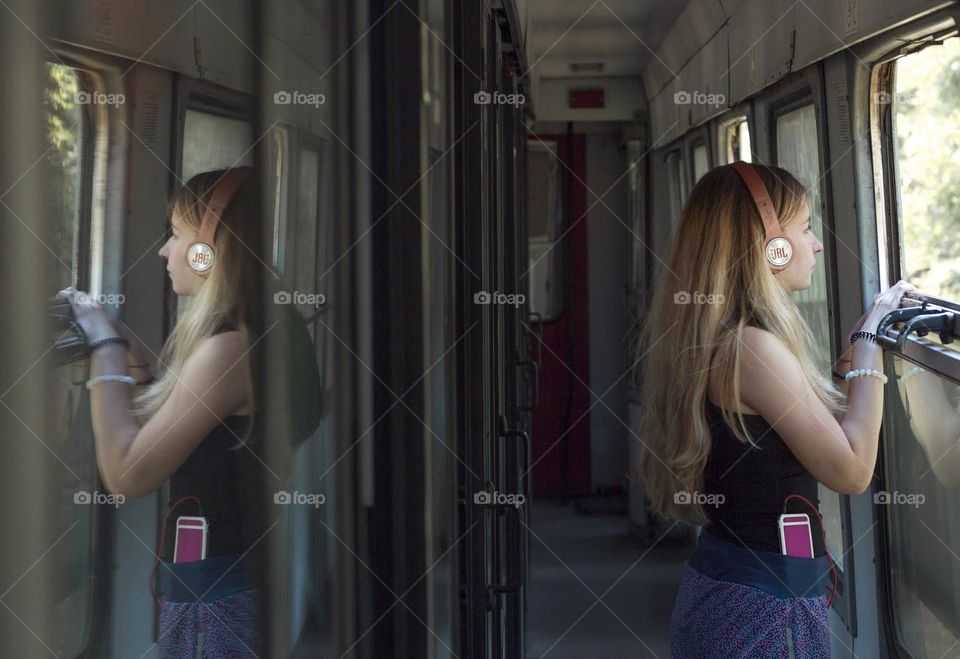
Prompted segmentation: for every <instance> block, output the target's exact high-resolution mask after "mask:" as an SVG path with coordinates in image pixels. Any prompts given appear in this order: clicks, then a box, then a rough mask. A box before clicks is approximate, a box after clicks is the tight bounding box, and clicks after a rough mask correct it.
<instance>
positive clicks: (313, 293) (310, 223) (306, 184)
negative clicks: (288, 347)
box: [293, 149, 323, 334]
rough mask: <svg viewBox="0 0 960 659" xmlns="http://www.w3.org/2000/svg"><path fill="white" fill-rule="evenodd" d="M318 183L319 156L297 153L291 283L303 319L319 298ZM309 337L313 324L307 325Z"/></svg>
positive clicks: (312, 311) (316, 306)
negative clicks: (297, 176)
mask: <svg viewBox="0 0 960 659" xmlns="http://www.w3.org/2000/svg"><path fill="white" fill-rule="evenodd" d="M319 181H320V154H319V152H317V151H315V150H313V149H301V150H300V180H299V183H298V185H297V220H296V228H295V231H294V240H295V243H294V245H295V247H294V253H295V262H294V264H293V269H294V277H293V280H294V281H293V283H294V288H295V289H296V291H295V292H296V293H297V294H298V298H297V299H296V300H294V302H295V303H296V304H298V305H299V307H300V311H301V313H303V315H304V318H309V317H310V316H312V315H313V314H315V313H316V312H317V310H318V309H319V305H320V304H321V303H322V302H323V298H320V297H319V296H318V293H319V291H317V290H316V289H317V281H316V280H317V198H318V195H319V189H318V184H319ZM309 328H310V332H311V334H312V333H313V331H314V328H313V323H311V324H310V325H309Z"/></svg>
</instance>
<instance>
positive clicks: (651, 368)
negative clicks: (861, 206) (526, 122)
mask: <svg viewBox="0 0 960 659" xmlns="http://www.w3.org/2000/svg"><path fill="white" fill-rule="evenodd" d="M754 167H755V168H756V170H757V173H758V174H759V176H760V178H761V180H762V181H763V183H764V185H765V186H766V187H767V190H768V191H769V193H770V197H771V200H772V201H773V204H774V207H775V208H776V211H777V216H778V217H779V218H780V221H781V224H782V225H784V226H785V225H788V224H789V223H791V222H792V221H795V220H796V219H797V218H798V215H799V211H800V210H801V208H802V205H803V202H804V201H805V200H806V199H807V191H806V189H805V188H804V187H803V185H802V184H801V183H800V182H799V181H797V179H796V178H794V177H793V176H792V175H791V174H790V173H789V172H788V171H786V170H785V169H782V168H779V167H770V166H763V165H754ZM763 243H764V230H763V223H762V220H761V219H760V215H759V213H758V211H757V209H756V206H755V205H754V203H753V200H752V198H751V197H750V194H749V192H748V190H747V188H746V186H745V185H744V184H743V181H742V180H741V179H740V177H739V175H738V174H737V172H736V171H735V170H734V169H733V168H732V167H730V166H721V167H716V168H714V169H712V170H710V171H709V172H707V173H706V174H704V176H703V177H702V178H701V179H700V181H699V182H698V183H697V184H696V186H694V188H693V191H692V192H691V193H690V198H689V199H688V200H687V202H686V204H685V205H684V207H683V210H682V212H681V214H680V223H679V226H678V227H677V229H676V233H675V235H674V238H673V244H672V246H671V248H670V255H669V259H668V263H667V266H668V267H667V268H664V269H663V270H662V271H661V272H660V274H659V276H658V280H657V282H656V285H655V287H654V295H653V301H652V305H651V310H650V314H649V316H648V317H647V319H646V321H645V323H644V325H643V326H642V328H641V329H640V332H639V333H638V335H637V339H636V342H635V345H634V351H635V354H634V364H635V371H634V377H635V381H637V382H638V383H639V384H640V385H641V387H642V388H641V396H642V398H641V400H642V409H641V412H640V429H639V430H640V432H639V437H640V439H641V440H642V441H641V442H640V443H639V444H640V445H639V447H638V450H637V451H634V456H635V458H636V460H637V462H636V464H635V465H634V467H635V469H634V472H635V473H638V474H639V476H640V478H641V479H642V486H643V488H644V490H645V492H646V494H647V496H648V498H649V500H650V507H651V510H652V511H653V512H655V513H657V514H659V515H662V516H666V517H670V518H673V519H677V520H684V521H688V522H692V523H694V524H702V523H704V522H705V521H706V517H705V515H704V513H703V510H702V509H701V507H700V506H699V505H691V504H690V503H685V504H682V505H680V504H677V503H675V501H674V495H675V494H677V493H679V492H689V493H693V492H699V491H702V488H703V474H704V469H705V467H706V463H707V457H708V456H709V454H710V447H711V441H712V440H711V436H710V432H709V428H708V425H707V419H706V409H705V405H706V400H707V386H708V383H709V376H710V371H711V364H712V363H713V361H712V360H713V357H714V355H715V354H716V362H715V366H713V367H714V368H718V369H720V372H719V377H718V380H719V382H720V388H719V391H718V392H717V393H718V396H719V398H720V400H719V401H718V403H719V405H720V406H721V408H723V420H724V421H725V422H726V424H727V425H728V426H729V427H730V428H731V429H733V431H734V434H735V436H736V437H737V439H739V440H740V441H742V442H749V443H750V444H751V445H753V446H756V443H755V442H754V439H753V437H751V436H750V433H749V431H748V429H747V427H746V424H745V423H744V419H743V415H742V414H740V413H739V412H735V411H731V410H736V409H737V408H739V403H737V402H736V401H740V400H741V398H740V386H739V382H740V356H741V339H742V335H743V330H744V327H746V326H747V325H752V326H755V327H759V328H762V329H764V330H767V331H768V332H771V333H772V334H774V335H775V336H777V337H778V338H779V339H780V340H782V341H783V342H784V343H785V344H786V346H787V347H788V348H789V349H790V351H791V352H793V354H794V355H796V357H797V359H798V360H799V362H800V366H801V368H802V369H803V374H804V376H805V377H806V379H807V381H808V382H809V383H810V385H811V387H812V388H813V390H814V392H816V394H817V397H818V398H819V399H820V400H821V401H823V404H824V405H825V406H826V407H827V409H829V410H830V411H831V413H834V414H836V413H840V412H843V411H845V404H844V395H843V393H842V392H841V391H840V390H839V389H837V387H836V386H835V385H834V384H833V382H832V380H831V379H830V378H829V377H828V376H827V375H826V374H823V373H820V372H819V371H818V366H817V361H816V358H815V355H816V344H815V340H814V337H813V334H812V333H811V331H810V328H809V327H808V326H807V324H806V322H805V321H804V319H803V317H802V316H801V315H800V310H799V308H798V306H797V304H796V302H795V300H794V298H793V297H792V295H791V293H790V292H789V291H788V290H787V289H786V288H784V286H783V285H782V284H781V283H780V282H779V280H778V277H777V276H776V275H774V274H773V273H772V271H771V270H770V268H769V266H767V263H766V259H765V256H764V253H763ZM683 293H686V294H687V295H694V294H708V295H710V294H712V295H714V296H715V297H714V301H715V303H707V304H697V303H687V304H682V303H679V304H678V303H677V302H678V301H682V300H679V299H677V298H675V295H682V294H683ZM721 296H722V297H721ZM707 301H708V302H709V301H710V300H709V298H708V299H707Z"/></svg>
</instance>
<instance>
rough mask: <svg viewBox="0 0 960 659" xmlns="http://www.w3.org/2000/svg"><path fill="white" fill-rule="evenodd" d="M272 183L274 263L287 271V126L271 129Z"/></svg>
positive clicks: (268, 196)
mask: <svg viewBox="0 0 960 659" xmlns="http://www.w3.org/2000/svg"><path fill="white" fill-rule="evenodd" d="M269 139H270V173H271V183H270V189H269V190H266V193H267V204H268V206H267V208H270V209H272V211H273V265H274V267H275V268H276V269H277V270H278V271H279V272H280V273H283V272H285V271H286V260H287V250H286V245H287V189H286V188H287V166H288V165H287V161H288V160H287V154H288V152H289V145H290V139H289V135H288V133H287V130H286V129H285V128H280V127H277V128H274V129H273V130H271V131H270V138H269Z"/></svg>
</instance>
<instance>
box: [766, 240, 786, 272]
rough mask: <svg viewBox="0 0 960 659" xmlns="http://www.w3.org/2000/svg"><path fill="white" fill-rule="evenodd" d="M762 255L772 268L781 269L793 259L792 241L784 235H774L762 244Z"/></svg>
mask: <svg viewBox="0 0 960 659" xmlns="http://www.w3.org/2000/svg"><path fill="white" fill-rule="evenodd" d="M764 256H766V258H767V263H769V264H770V266H771V267H772V268H775V269H777V270H783V269H784V268H786V267H787V266H788V265H790V262H791V261H792V260H793V243H792V242H791V241H790V239H789V238H787V237H786V236H783V235H780V236H774V237H773V238H771V239H770V240H768V241H767V242H766V244H765V245H764Z"/></svg>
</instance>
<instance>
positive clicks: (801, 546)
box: [779, 513, 813, 558]
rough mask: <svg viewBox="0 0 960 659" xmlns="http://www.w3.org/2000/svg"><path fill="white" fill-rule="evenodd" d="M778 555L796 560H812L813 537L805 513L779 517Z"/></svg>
mask: <svg viewBox="0 0 960 659" xmlns="http://www.w3.org/2000/svg"><path fill="white" fill-rule="evenodd" d="M779 526H780V553H781V554H786V555H787V556H796V557H798V558H813V535H812V534H811V532H810V517H809V515H807V514H806V513H789V514H788V513H784V514H783V515H780V522H779Z"/></svg>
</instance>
